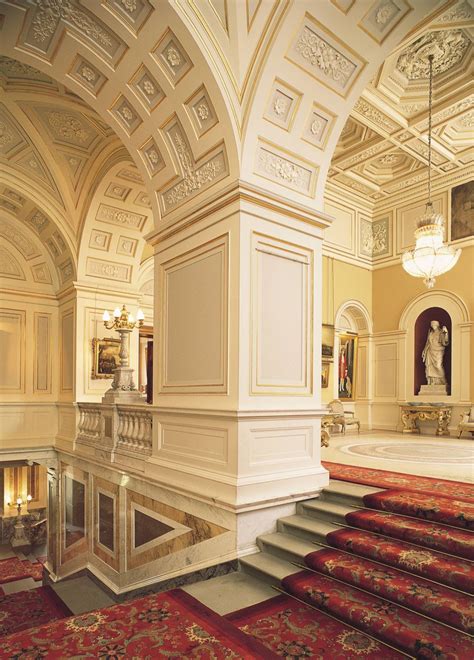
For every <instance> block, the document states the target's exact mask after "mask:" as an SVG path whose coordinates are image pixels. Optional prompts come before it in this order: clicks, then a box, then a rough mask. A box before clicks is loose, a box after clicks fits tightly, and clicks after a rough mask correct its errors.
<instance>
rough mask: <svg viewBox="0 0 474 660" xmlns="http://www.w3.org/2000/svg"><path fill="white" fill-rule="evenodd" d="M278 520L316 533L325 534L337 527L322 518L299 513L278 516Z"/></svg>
mask: <svg viewBox="0 0 474 660" xmlns="http://www.w3.org/2000/svg"><path fill="white" fill-rule="evenodd" d="M280 522H282V523H283V524H284V525H289V526H291V527H300V528H301V529H305V530H307V531H310V532H314V533H315V534H317V535H320V534H324V535H326V534H329V532H333V531H335V530H336V529H339V527H338V526H337V525H333V524H332V523H327V522H325V521H324V520H316V519H315V518H311V517H310V516H303V515H301V514H295V515H293V516H286V517H284V518H280Z"/></svg>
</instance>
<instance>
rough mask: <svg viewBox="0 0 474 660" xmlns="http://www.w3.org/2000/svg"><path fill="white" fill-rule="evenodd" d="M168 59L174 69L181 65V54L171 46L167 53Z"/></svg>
mask: <svg viewBox="0 0 474 660" xmlns="http://www.w3.org/2000/svg"><path fill="white" fill-rule="evenodd" d="M166 59H167V60H168V62H169V64H170V66H172V67H173V68H174V67H176V66H179V65H180V64H181V57H180V54H179V53H178V51H177V50H176V48H174V47H173V46H170V47H169V48H168V50H167V51H166Z"/></svg>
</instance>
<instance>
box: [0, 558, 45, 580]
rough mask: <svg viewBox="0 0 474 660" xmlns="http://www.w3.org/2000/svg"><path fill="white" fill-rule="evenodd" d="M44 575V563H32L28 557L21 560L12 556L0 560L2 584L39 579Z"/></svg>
mask: <svg viewBox="0 0 474 660" xmlns="http://www.w3.org/2000/svg"><path fill="white" fill-rule="evenodd" d="M42 577H43V564H41V563H40V562H35V563H32V562H30V561H28V560H27V559H24V560H20V559H18V557H10V558H9V559H2V560H1V561H0V584H5V583H6V582H13V581H14V580H23V579H25V578H33V580H36V581H39V580H41V578H42Z"/></svg>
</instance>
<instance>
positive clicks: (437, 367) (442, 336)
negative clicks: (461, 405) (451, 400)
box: [420, 321, 449, 394]
mask: <svg viewBox="0 0 474 660" xmlns="http://www.w3.org/2000/svg"><path fill="white" fill-rule="evenodd" d="M448 345H449V335H448V329H447V328H446V326H445V325H443V327H442V328H441V327H440V323H439V321H431V323H430V329H429V330H428V336H427V338H426V343H425V347H424V349H423V351H422V353H421V359H422V360H423V362H424V364H425V376H426V382H427V383H428V386H422V387H421V389H420V394H421V392H422V391H423V393H424V394H426V393H427V392H429V391H430V389H434V390H436V391H438V392H441V391H443V392H444V393H447V392H446V374H445V371H444V366H443V358H444V352H445V350H446V346H448ZM439 385H441V386H443V387H441V388H439V387H436V386H439ZM432 386H435V387H434V388H433V387H432Z"/></svg>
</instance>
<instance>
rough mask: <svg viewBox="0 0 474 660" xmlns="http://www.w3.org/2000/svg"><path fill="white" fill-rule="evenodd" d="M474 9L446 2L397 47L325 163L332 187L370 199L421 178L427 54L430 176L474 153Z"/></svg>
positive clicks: (458, 167)
mask: <svg viewBox="0 0 474 660" xmlns="http://www.w3.org/2000/svg"><path fill="white" fill-rule="evenodd" d="M473 33H474V9H473V6H472V2H470V1H469V0H464V1H461V2H459V3H457V4H456V5H454V6H452V7H451V8H450V9H449V10H448V11H447V12H445V13H444V14H441V15H440V16H438V17H437V18H436V19H434V20H433V21H432V22H431V23H430V24H428V25H425V26H424V28H423V29H422V30H418V31H417V32H415V33H412V34H411V35H410V36H409V38H407V39H406V40H405V41H404V42H403V43H402V44H400V46H399V47H398V48H396V49H395V50H394V51H393V52H392V53H391V54H390V56H389V57H387V58H386V60H385V62H384V64H383V65H382V66H381V67H380V69H379V71H378V73H377V75H376V76H375V77H374V78H373V80H372V81H371V83H370V84H369V85H368V86H367V87H366V89H365V90H364V92H363V94H362V96H361V97H360V99H359V100H358V101H357V103H356V105H355V107H354V109H353V111H352V113H351V115H350V117H349V119H348V120H347V123H346V125H345V127H344V129H343V130H342V133H341V136H340V138H339V142H338V144H337V147H336V150H335V153H334V157H333V160H332V163H331V168H330V170H329V181H330V182H331V183H332V184H334V185H335V187H336V188H339V189H341V190H344V189H346V188H349V189H350V190H351V191H352V192H355V193H359V194H361V195H363V196H364V197H365V198H366V199H367V198H369V199H371V200H373V201H374V202H377V201H378V200H381V201H382V200H387V199H388V198H390V196H391V195H393V194H395V193H397V192H399V191H400V190H404V189H407V188H410V187H412V186H415V185H417V184H420V182H423V181H424V180H425V179H426V178H427V174H428V171H427V164H428V146H427V132H428V73H429V65H428V63H427V55H428V54H430V53H431V54H433V56H434V60H433V73H434V78H433V140H432V147H433V153H432V163H433V164H432V167H433V170H432V171H433V175H434V177H433V178H434V183H435V185H436V181H437V180H440V177H442V176H443V175H444V174H445V173H447V172H455V171H459V172H461V171H464V170H466V169H467V168H468V167H469V166H470V165H471V164H472V160H473V158H474V144H473V128H474V93H473V91H474V90H473V87H472V80H473V57H472V55H473V43H472V42H473V39H472V37H473Z"/></svg>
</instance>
